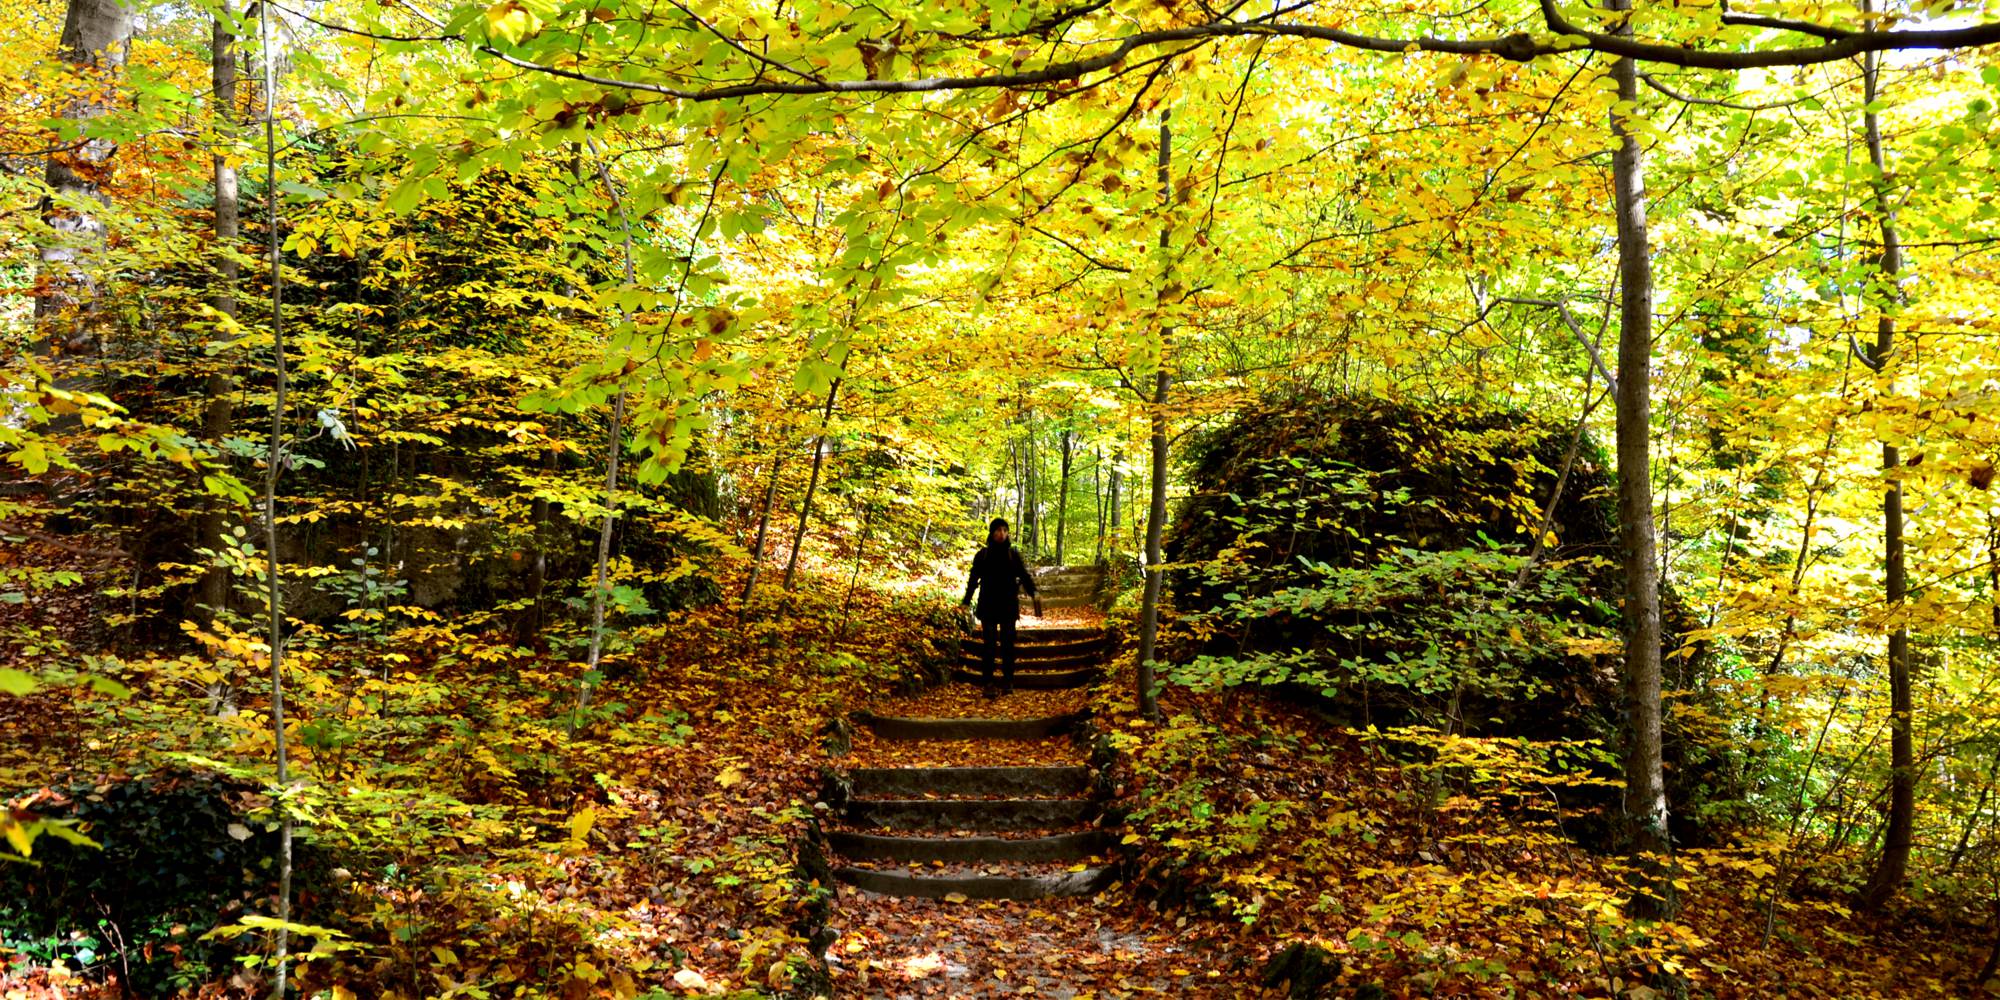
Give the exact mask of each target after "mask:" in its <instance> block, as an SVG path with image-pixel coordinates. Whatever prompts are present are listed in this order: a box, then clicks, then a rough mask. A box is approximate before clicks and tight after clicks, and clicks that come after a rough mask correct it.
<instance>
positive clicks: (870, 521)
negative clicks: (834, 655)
mask: <svg viewBox="0 0 2000 1000" xmlns="http://www.w3.org/2000/svg"><path fill="white" fill-rule="evenodd" d="M874 531H875V505H874V504H872V503H871V504H869V505H868V508H867V511H866V513H864V514H863V515H862V517H861V543H860V544H858V545H856V546H855V547H854V572H853V573H852V574H851V575H849V576H848V578H847V596H846V597H844V598H842V599H841V602H840V631H839V633H837V634H836V635H835V636H834V637H833V641H834V642H836V643H838V642H840V641H841V640H843V639H845V638H847V629H848V626H849V625H852V624H853V623H854V589H855V588H856V587H858V586H860V585H861V565H862V559H863V558H864V557H865V556H866V555H867V554H868V536H869V535H871V534H873V533H874Z"/></svg>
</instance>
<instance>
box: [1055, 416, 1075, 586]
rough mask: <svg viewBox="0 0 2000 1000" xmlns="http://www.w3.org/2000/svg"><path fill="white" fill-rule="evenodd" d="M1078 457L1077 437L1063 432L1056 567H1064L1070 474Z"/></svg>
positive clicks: (1058, 490) (1058, 492) (1057, 509)
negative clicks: (1072, 465) (1064, 542)
mask: <svg viewBox="0 0 2000 1000" xmlns="http://www.w3.org/2000/svg"><path fill="white" fill-rule="evenodd" d="M1075 455H1076V435H1075V434H1073V433H1071V432H1069V431H1063V432H1062V484H1061V485H1060V486H1058V487H1057V488H1056V565H1058V566H1061V565H1064V562H1063V540H1064V538H1065V536H1066V534H1067V531H1066V529H1067V528H1068V527H1069V473H1070V465H1071V464H1072V461H1073V459H1074V458H1075Z"/></svg>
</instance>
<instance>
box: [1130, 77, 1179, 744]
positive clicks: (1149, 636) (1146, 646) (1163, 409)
mask: <svg viewBox="0 0 2000 1000" xmlns="http://www.w3.org/2000/svg"><path fill="white" fill-rule="evenodd" d="M1172 120H1173V110H1172V109H1171V108H1169V109H1165V110H1162V111H1161V112H1160V166H1159V182H1160V210H1161V214H1162V216H1164V215H1165V213H1166V211H1167V209H1168V208H1169V207H1170V206H1171V204H1172V199H1173V186H1172V182H1171V178H1170V177H1169V176H1168V169H1169V168H1170V167H1171V166H1172V165H1173V149H1174V143H1173V138H1174V133H1173V126H1172ZM1172 232H1173V227H1172V226H1171V224H1169V223H1168V222H1167V221H1166V220H1165V219H1164V218H1162V220H1161V222H1160V249H1161V250H1163V251H1164V250H1165V249H1166V248H1167V241H1168V238H1169V236H1170V235H1171V234H1172ZM1160 284H1161V294H1162V295H1164V294H1165V288H1166V277H1165V275H1164V274H1163V275H1162V276H1161V281H1160ZM1173 333H1174V328H1173V327H1171V326H1165V325H1163V326H1161V328H1160V368H1159V371H1157V372H1155V373H1154V374H1153V414H1152V420H1153V433H1152V436H1151V444H1152V449H1153V498H1152V499H1153V502H1152V506H1151V507H1150V508H1148V513H1147V516H1146V594H1145V597H1144V599H1143V600H1142V602H1141V604H1140V607H1139V677H1138V684H1139V714H1140V715H1142V716H1144V717H1145V718H1146V719H1148V720H1155V721H1156V720H1158V719H1159V717H1160V701H1159V698H1158V696H1157V695H1155V694H1154V692H1153V654H1154V653H1155V651H1156V650H1157V645H1158V640H1159V633H1160V584H1161V577H1162V575H1163V574H1162V573H1161V571H1160V535H1161V525H1162V523H1163V522H1165V521H1166V519H1167V384H1168V378H1167V351H1166V345H1167V341H1168V339H1169V338H1171V337H1172V336H1173Z"/></svg>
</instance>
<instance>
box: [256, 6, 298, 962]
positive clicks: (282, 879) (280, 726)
mask: <svg viewBox="0 0 2000 1000" xmlns="http://www.w3.org/2000/svg"><path fill="white" fill-rule="evenodd" d="M257 35H258V42H259V49H260V51H261V53H262V57H263V60H264V198H265V203H264V214H265V219H264V228H265V230H266V234H267V236H268V245H267V248H266V249H267V252H268V253H269V255H270V266H271V279H270V283H271V373H272V381H271V443H270V446H269V448H268V449H266V451H265V453H264V558H265V566H264V575H265V582H266V583H267V584H268V587H269V590H268V595H269V598H268V601H267V605H268V607H267V610H268V612H269V616H270V617H269V621H268V622H266V625H267V626H268V627H269V633H268V636H267V641H268V642H269V643H270V646H271V742H272V756H273V757H274V758H275V759H276V764H277V779H278V792H279V795H278V933H277V941H276V946H275V951H276V953H277V954H276V963H277V975H276V980H277V983H276V985H275V986H274V987H273V988H272V990H271V996H272V998H273V1000H285V982H286V979H287V977H288V976H289V974H290V972H291V963H290V958H291V921H292V825H293V823H292V804H291V802H290V801H289V793H290V791H291V784H292V774H291V760H290V756H289V751H290V745H289V739H288V737H287V735H286V733H285V634H284V626H285V610H284V602H283V587H281V586H280V584H279V581H278V569H279V561H278V476H279V474H280V473H281V472H282V471H283V469H284V467H285V464H286V456H285V451H284V446H285V393H286V391H287V390H288V389H290V388H291V385H290V381H291V379H290V373H289V371H288V370H287V369H286V366H285V272H284V267H283V259H282V258H281V257H280V256H279V253H278V248H279V246H280V244H281V242H282V241H281V240H280V239H279V235H278V119H277V107H278V100H277V96H278V76H277V70H276V68H275V67H276V65H277V61H278V60H277V57H276V55H275V52H276V49H275V48H273V46H272V43H271V5H270V4H259V5H258V14H257Z"/></svg>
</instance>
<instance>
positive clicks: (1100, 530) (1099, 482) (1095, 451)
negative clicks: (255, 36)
mask: <svg viewBox="0 0 2000 1000" xmlns="http://www.w3.org/2000/svg"><path fill="white" fill-rule="evenodd" d="M1090 502H1091V505H1092V507H1093V508H1095V510H1096V513H1097V551H1096V553H1095V554H1094V555H1092V556H1091V557H1090V561H1091V563H1092V564H1094V565H1102V564H1103V563H1104V451H1103V449H1101V448H1092V449H1091V450H1090ZM1995 607H2000V605H1995Z"/></svg>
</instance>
